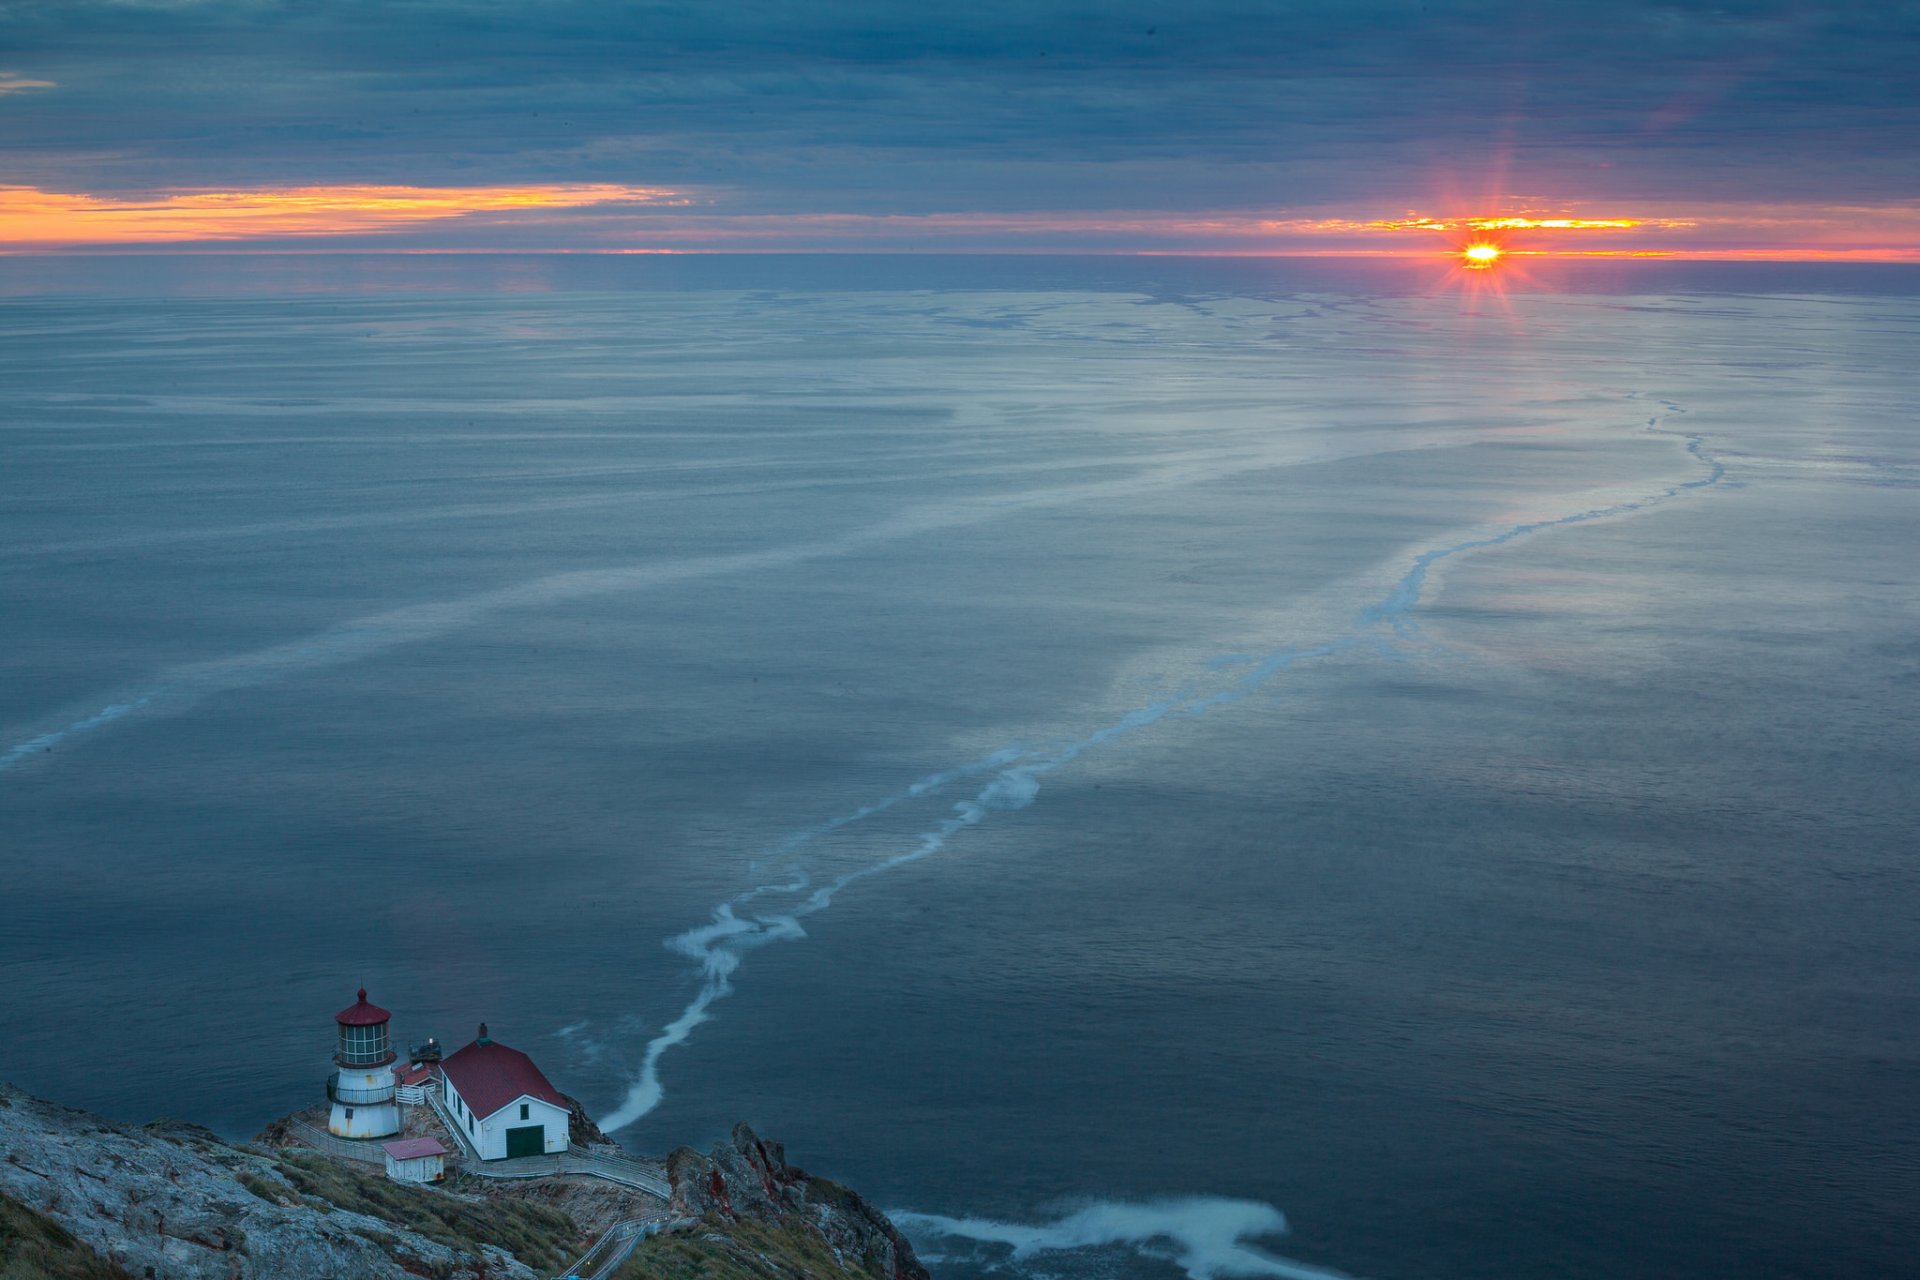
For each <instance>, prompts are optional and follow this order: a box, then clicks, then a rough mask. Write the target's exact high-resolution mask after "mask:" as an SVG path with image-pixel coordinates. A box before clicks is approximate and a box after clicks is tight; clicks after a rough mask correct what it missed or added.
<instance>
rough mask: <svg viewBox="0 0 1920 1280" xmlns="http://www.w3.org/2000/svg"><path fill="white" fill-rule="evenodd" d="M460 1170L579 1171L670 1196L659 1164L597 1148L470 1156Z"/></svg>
mask: <svg viewBox="0 0 1920 1280" xmlns="http://www.w3.org/2000/svg"><path fill="white" fill-rule="evenodd" d="M460 1172H462V1173H471V1174H474V1175H475V1176H477V1177H481V1178H550V1177H552V1176H553V1175H555V1174H557V1173H578V1174H584V1175H585V1176H587V1177H589V1178H600V1179H603V1180H605V1181H607V1182H617V1183H619V1184H620V1185H621V1186H624V1187H632V1188H633V1189H634V1190H636V1191H644V1192H646V1193H647V1194H648V1195H652V1196H659V1197H660V1198H661V1199H662V1200H667V1199H671V1198H672V1196H673V1186H672V1184H670V1183H669V1182H668V1181H667V1178H666V1174H665V1172H664V1171H663V1170H662V1169H661V1168H660V1166H659V1165H655V1164H648V1163H646V1162H645V1161H641V1160H635V1159H633V1158H632V1157H631V1156H615V1155H602V1154H600V1153H599V1152H597V1151H555V1152H553V1153H551V1154H549V1155H544V1156H518V1157H516V1158H514V1159H512V1160H473V1161H468V1162H466V1163H464V1164H462V1165H461V1166H460Z"/></svg>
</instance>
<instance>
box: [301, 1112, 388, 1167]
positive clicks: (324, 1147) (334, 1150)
mask: <svg viewBox="0 0 1920 1280" xmlns="http://www.w3.org/2000/svg"><path fill="white" fill-rule="evenodd" d="M287 1128H288V1129H290V1130H292V1132H293V1134H294V1136H295V1137H297V1138H299V1140H300V1145H301V1146H303V1147H312V1148H313V1149H314V1150H316V1151H324V1152H326V1153H327V1154H328V1155H333V1156H339V1157H340V1158H341V1159H343V1160H358V1161H360V1162H361V1163H362V1164H377V1165H380V1166H381V1167H382V1168H384V1167H385V1166H386V1163H387V1153H386V1152H384V1151H382V1150H381V1149H380V1144H379V1143H378V1142H375V1141H372V1140H371V1139H369V1140H367V1141H364V1142H355V1141H353V1140H352V1139H350V1138H336V1137H335V1136H334V1135H332V1134H330V1133H328V1132H327V1131H326V1130H325V1129H316V1128H315V1127H314V1126H312V1125H310V1124H308V1123H307V1122H306V1121H304V1120H289V1121H287Z"/></svg>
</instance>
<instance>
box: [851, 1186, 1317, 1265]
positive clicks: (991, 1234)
mask: <svg viewBox="0 0 1920 1280" xmlns="http://www.w3.org/2000/svg"><path fill="white" fill-rule="evenodd" d="M887 1216H888V1217H890V1218H892V1219H893V1221H894V1222H895V1224H897V1225H898V1226H899V1227H900V1228H901V1229H902V1230H903V1231H905V1232H906V1233H907V1234H908V1235H909V1236H911V1237H913V1238H914V1242H915V1244H916V1245H917V1244H919V1243H920V1242H921V1241H922V1240H927V1239H935V1238H937V1239H943V1240H969V1241H973V1242H974V1243H976V1244H984V1245H990V1246H999V1247H1004V1248H1006V1249H1008V1250H1009V1251H1010V1252H1009V1260H1010V1261H1012V1262H1014V1263H1016V1264H1018V1263H1022V1262H1027V1261H1029V1260H1031V1259H1032V1258H1033V1257H1034V1256H1035V1255H1037V1254H1042V1253H1055V1252H1063V1251H1066V1250H1070V1249H1089V1248H1100V1247H1103V1246H1114V1245H1119V1246H1124V1247H1126V1248H1130V1249H1132V1250H1134V1251H1135V1252H1136V1253H1140V1254H1143V1255H1145V1256H1147V1257H1153V1258H1165V1259H1167V1260H1168V1261H1170V1262H1173V1263H1174V1264H1176V1265H1177V1266H1178V1267H1179V1268H1180V1269H1181V1270H1182V1271H1184V1272H1186V1273H1187V1275H1188V1277H1190V1280H1216V1278H1217V1277H1225V1276H1255V1277H1259V1276H1272V1277H1278V1278H1279V1280H1346V1277H1345V1276H1344V1275H1343V1274H1342V1273H1341V1272H1338V1271H1331V1270H1328V1269H1327V1268H1325V1267H1315V1266H1309V1265H1308V1264H1306V1263H1304V1262H1296V1261H1294V1260H1293V1259H1291V1258H1282V1257H1280V1256H1278V1255H1276V1254H1272V1253H1268V1252H1267V1251H1265V1250H1263V1249H1260V1248H1257V1247H1255V1246H1254V1245H1252V1244H1249V1243H1248V1241H1249V1240H1258V1239H1261V1238H1263V1237H1272V1236H1283V1235H1286V1234H1287V1220H1286V1217H1285V1216H1284V1215H1283V1214H1282V1213H1281V1212H1280V1211H1279V1210H1278V1209H1276V1208H1274V1207H1273V1206H1272V1205H1270V1204H1262V1203H1260V1202H1259V1201H1256V1200H1228V1199H1222V1198H1218V1197H1213V1196H1192V1197H1186V1198H1182V1199H1169V1200H1148V1201H1137V1202H1128V1201H1112V1200H1108V1201H1100V1202H1098V1203H1095V1204H1090V1205H1088V1206H1086V1207H1085V1208H1082V1209H1078V1210H1076V1211H1074V1212H1073V1213H1069V1214H1067V1215H1066V1216H1065V1217H1063V1218H1059V1219H1056V1220H1055V1221H1053V1222H1047V1223H1041V1224H1039V1225H1037V1226H1035V1225H1028V1224H1025V1223H1014V1222H995V1221H992V1220H990V1219H986V1218H949V1217H944V1216H942V1215H940V1214H932V1213H914V1212H911V1211H909V1210H903V1209H889V1210H888V1211H887Z"/></svg>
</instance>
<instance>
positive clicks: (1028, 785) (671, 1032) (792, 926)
mask: <svg viewBox="0 0 1920 1280" xmlns="http://www.w3.org/2000/svg"><path fill="white" fill-rule="evenodd" d="M1666 408H1667V410H1668V412H1669V413H1680V412H1684V411H1683V410H1681V409H1680V408H1679V407H1678V406H1677V405H1672V404H1668V405H1666ZM1660 421H1661V419H1660V418H1658V417H1656V418H1651V419H1649V420H1648V422H1647V429H1648V430H1650V431H1654V432H1658V433H1660V434H1665V435H1677V434H1678V433H1675V432H1662V431H1660V425H1659V424H1660ZM1680 438H1681V439H1684V440H1685V441H1686V448H1687V452H1688V454H1689V455H1690V456H1692V457H1693V458H1694V459H1695V460H1696V461H1698V462H1700V463H1702V464H1703V465H1705V466H1707V467H1708V468H1709V470H1708V474H1707V475H1705V476H1703V477H1701V478H1699V479H1696V480H1691V481H1686V482H1682V483H1676V484H1674V485H1670V486H1668V487H1667V488H1666V489H1663V490H1660V491H1659V492H1657V493H1655V494H1652V495H1650V496H1647V497H1644V498H1639V499H1635V500H1633V501H1628V502H1620V503H1615V504H1612V505H1610V506H1605V507H1594V508H1589V509H1587V510H1585V511H1579V512H1575V513H1573V514H1571V515H1566V516H1561V517H1558V518H1555V519H1542V520H1534V521H1528V522H1526V523H1524V524H1517V525H1513V526H1510V527H1509V528H1507V529H1504V530H1501V531H1499V532H1497V533H1492V534H1486V535H1482V536H1478V537H1473V538H1468V539H1465V540H1463V541H1460V542H1456V543H1453V544H1451V545H1448V546H1443V547H1436V548H1433V549H1430V550H1427V551H1423V552H1421V553H1419V554H1418V555H1416V556H1415V557H1414V558H1413V563H1412V564H1411V565H1410V566H1409V568H1408V569H1407V571H1406V572H1405V573H1404V574H1403V575H1402V576H1401V577H1400V578H1399V580H1398V581H1396V582H1395V583H1394V584H1393V585H1392V587H1391V588H1389V589H1388V591H1387V594H1386V595H1385V596H1384V597H1383V598H1382V599H1381V600H1379V601H1378V602H1376V603H1375V604H1373V605H1370V606H1369V607H1367V608H1366V609H1363V610H1362V611H1361V612H1360V614H1359V615H1358V617H1357V618H1356V620H1355V623H1354V630H1353V631H1351V632H1350V633H1348V634H1347V635H1344V636H1339V637H1336V638H1335V639H1332V640H1329V641H1325V642H1323V643H1321V644H1317V645H1309V646H1305V647H1302V648H1295V649H1281V650H1276V651H1274V652H1271V653H1267V654H1263V655H1258V656H1254V657H1251V658H1248V657H1246V656H1245V655H1240V656H1239V657H1238V658H1236V661H1244V663H1245V670H1244V671H1243V672H1242V673H1241V674H1240V675H1239V677H1238V678H1236V679H1233V680H1231V681H1230V682H1228V683H1227V684H1226V685H1225V686H1224V687H1221V688H1218V689H1215V690H1212V691H1210V692H1207V693H1203V694H1195V693H1193V692H1191V691H1188V690H1183V691H1181V692H1179V693H1176V694H1173V695H1170V696H1169V697H1166V698H1162V699H1161V700H1159V701H1157V702H1152V703H1149V704H1147V705H1146V706H1142V707H1136V708H1134V709H1133V710H1131V711H1128V712H1127V713H1126V714H1125V715H1122V716H1121V717H1120V718H1119V719H1117V720H1115V721H1113V722H1112V723H1111V724H1108V725H1105V726H1102V727H1101V728H1099V729H1096V730H1094V731H1093V732H1092V733H1089V734H1087V735H1086V736H1085V737H1082V738H1079V739H1077V740H1074V741H1071V742H1067V743H1064V744H1062V745H1059V746H1055V747H1053V748H1051V749H1049V750H1044V751H1043V750H1023V749H1021V748H1020V747H1018V746H1009V747H1004V748H1002V749H1000V750H998V751H995V752H993V753H991V754H989V755H986V756H983V757H981V758H980V759H978V760H975V761H973V762H972V763H970V764H966V765H961V766H959V767H957V768H954V769H949V770H945V771H943V772H940V773H934V774H929V775H927V776H926V777H925V778H922V779H921V780H920V781H918V782H916V783H914V784H912V785H911V786H909V787H907V788H905V789H904V790H902V791H899V792H896V793H895V794H893V795H890V796H887V797H886V798H884V799H882V800H877V801H874V802H873V803H871V804H868V805H864V806H862V807H861V808H859V809H856V810H853V811H852V812H850V813H848V814H845V815H843V816H841V817H837V818H833V819H830V820H829V821H827V822H823V823H820V824H819V825H817V826H813V827H809V828H806V829H805V830H803V831H800V832H797V833H795V834H794V835H792V836H789V837H787V838H786V839H785V840H783V841H781V842H780V843H779V844H778V845H776V846H774V849H773V850H772V852H773V853H776V854H787V853H792V852H794V851H796V850H797V849H799V848H800V847H801V846H803V845H805V844H808V843H810V842H812V841H814V840H817V839H819V838H820V837H822V836H824V835H827V834H830V833H832V832H834V831H838V830H840V829H842V828H844V827H847V826H850V825H852V824H854V823H856V822H860V821H863V820H865V819H866V818H869V817H871V816H873V815H875V814H878V813H881V812H884V811H885V810H887V809H891V808H893V807H894V806H896V805H899V804H902V803H904V802H906V801H908V800H914V799H919V798H920V797H922V796H926V795H930V794H932V793H934V792H937V791H939V790H941V789H942V788H944V787H946V786H947V785H949V784H951V783H953V782H956V781H959V780H961V779H964V778H969V777H976V776H978V775H980V774H981V773H986V772H989V771H990V772H991V776H990V777H989V778H988V780H987V782H986V783H985V785H983V786H982V787H981V788H980V790H979V791H978V792H977V793H976V794H975V795H974V796H973V798H972V799H970V800H962V801H960V802H959V803H958V804H956V805H954V806H953V812H952V814H951V816H949V817H946V818H943V819H941V820H940V821H939V822H937V823H935V824H934V825H933V826H931V827H929V828H928V829H926V830H924V831H922V832H921V833H920V834H919V835H918V836H916V837H914V838H913V842H912V843H911V844H910V845H909V846H908V847H907V848H906V849H904V850H902V851H901V852H899V853H897V854H894V855H893V856H892V857H889V858H883V859H881V860H880V861H878V862H874V863H870V864H868V865H867V866H864V867H860V868H858V869H856V870H853V871H849V872H846V873H845V874H843V875H841V876H840V877H839V878H838V879H835V880H832V881H830V882H828V883H827V884H824V885H822V886H820V887H819V888H817V889H814V890H813V891H812V892H811V893H810V894H808V895H807V896H806V897H805V898H804V899H802V900H801V901H800V902H799V903H798V904H797V905H796V906H795V907H794V908H793V909H792V910H791V911H789V912H787V913H786V914H784V915H777V914H776V915H767V916H756V917H754V918H752V919H743V918H741V917H739V916H738V915H736V914H735V908H736V907H738V906H743V905H744V904H746V903H747V902H750V901H753V900H756V899H759V898H763V897H768V896H773V895H778V894H788V895H797V894H799V893H801V892H803V891H805V889H806V888H807V886H808V884H809V883H810V881H809V879H808V877H807V876H806V874H805V872H804V871H798V872H796V873H795V876H794V879H793V880H791V881H790V882H788V883H786V884H781V885H773V884H768V885H760V886H757V887H755V888H752V889H748V890H747V891H745V892H744V893H741V894H738V895H736V896H735V897H733V898H731V899H729V900H728V901H727V902H725V903H722V904H721V905H720V906H718V907H716V908H715V909H714V916H713V921H712V923H710V924H707V925H704V926H701V927H700V928H697V929H692V930H689V931H688V932H686V933H683V934H679V935H677V936H676V937H674V938H672V939H669V940H668V944H667V945H668V946H669V947H671V948H672V949H673V950H676V951H679V952H681V953H682V954H684V955H687V956H688V957H690V958H692V959H694V960H697V961H698V962H699V965H700V970H699V972H700V987H699V989H698V991H697V993H696V994H695V996H694V998H693V1000H692V1002H691V1003H689V1004H688V1005H687V1007H686V1008H685V1009H684V1010H683V1011H682V1012H681V1014H680V1016H679V1017H678V1018H676V1019H675V1020H674V1021H673V1022H671V1023H669V1024H668V1025H667V1027H666V1028H665V1029H664V1030H663V1031H661V1033H660V1034H659V1035H657V1036H655V1037H654V1038H653V1039H652V1040H651V1041H649V1042H648V1044H647V1048H646V1056H645V1059H644V1061H643V1063H642V1066H641V1070H640V1073H639V1076H638V1077H637V1078H636V1079H635V1081H634V1082H633V1084H632V1085H631V1086H630V1087H629V1089H628V1092H627V1096H626V1097H625V1098H624V1099H623V1100H622V1101H621V1104H620V1105H619V1107H617V1108H616V1109H615V1110H614V1111H613V1112H612V1113H611V1114H609V1115H608V1116H606V1117H605V1118H603V1119H602V1120H601V1121H600V1126H601V1128H603V1129H606V1130H608V1131H613V1130H617V1129H622V1128H625V1127H626V1126H628V1125H630V1124H632V1123H634V1122H635V1121H636V1120H639V1119H640V1118H641V1117H642V1116H644V1115H646V1114H647V1113H648V1112H649V1111H651V1110H653V1108H654V1107H656V1106H658V1105H659V1103H660V1101H661V1099H662V1098H663V1097H664V1096H665V1093H664V1090H663V1089H662V1087H661V1084H660V1074H659V1063H660V1059H661V1057H662V1055H664V1054H665V1053H666V1052H667V1050H669V1049H671V1048H673V1047H675V1046H676V1045H679V1044H683V1043H685V1042H686V1040H687V1038H688V1036H689V1035H691V1034H692V1032H693V1030H694V1028H695V1027H698V1026H699V1025H700V1024H701V1023H703V1022H705V1021H706V1020H707V1018H708V1012H707V1011H708V1010H709V1009H710V1008H711V1007H712V1006H713V1004H714V1003H715V1002H716V1001H719V1000H722V999H724V998H725V997H726V996H728V995H729V994H731V993H732V991H733V987H732V984H731V981H730V979H731V977H732V975H733V973H734V971H735V970H736V969H738V967H739V965H740V963H741V960H742V958H743V956H744V954H745V952H746V951H748V950H751V949H753V948H756V947H761V946H765V945H766V944H768V943H770V942H788V941H797V940H798V939H801V938H804V937H806V932H805V930H804V929H802V928H801V926H800V921H801V920H802V919H804V918H805V917H807V916H811V915H814V914H816V913H818V912H821V911H825V910H826V909H827V908H828V907H830V906H832V905H833V900H834V898H835V897H836V896H837V895H838V894H839V893H840V891H841V890H843V889H845V888H847V887H849V886H850V885H853V884H857V883H859V882H860V881H862V880H868V879H871V878H873V877H875V876H879V875H884V874H885V873H887V872H889V871H893V870H895V869H897V868H899V867H903V866H907V865H909V864H910V863H914V862H919V861H921V860H922V859H925V858H929V857H931V856H933V855H934V854H936V853H939V852H940V851H941V850H942V849H944V848H945V847H946V846H947V843H948V841H949V840H951V839H952V838H953V837H954V836H955V835H957V834H958V833H959V832H961V831H963V830H965V829H966V828H968V827H972V826H978V825H979V824H980V823H982V822H984V821H986V819H987V817H988V816H989V815H990V814H991V813H993V812H994V811H996V810H1001V811H1004V810H1014V809H1024V808H1025V807H1027V806H1028V805H1030V804H1032V803H1033V802H1034V800H1035V799H1036V798H1037V797H1038V795H1039V793H1040V781H1039V780H1040V778H1041V777H1042V776H1043V775H1045V774H1047V773H1051V772H1052V771H1053V770H1055V769H1059V768H1061V767H1062V766H1064V765H1067V764H1069V763H1071V762H1072V761H1074V760H1076V759H1078V758H1079V757H1080V756H1082V755H1085V754H1086V753H1087V752H1088V751H1091V750H1094V749H1095V748H1097V747H1101V746H1104V745H1106V744H1107V743H1109V742H1112V741H1114V740H1115V739H1118V738H1122V737H1125V736H1126V735H1128V734H1132V733H1137V732H1139V731H1140V730H1142V729H1145V728H1147V727H1149V726H1151V725H1154V724H1157V723H1159V722H1160V721H1161V720H1164V719H1165V718H1167V717H1168V716H1170V715H1182V716H1202V715H1205V714H1206V713H1207V712H1209V711H1212V710H1215V709H1217V708H1219V707H1223V706H1228V705H1231V704H1233V703H1236V702H1239V701H1241V700H1242V699H1244V698H1246V697H1248V696H1250V695H1251V694H1253V693H1254V692H1255V691H1257V690H1259V689H1261V688H1262V687H1263V686H1265V685H1267V684H1269V683H1270V682H1271V681H1272V680H1273V679H1274V678H1275V677H1276V676H1279V675H1280V674H1282V673H1283V672H1286V671H1288V670H1290V669H1291V668H1293V667H1295V666H1297V665H1299V664H1300V663H1303V662H1308V661H1311V660H1313V659H1316V658H1325V657H1331V656H1333V655H1335V654H1339V653H1344V652H1346V651H1348V650H1352V649H1356V648H1360V647H1362V646H1373V647H1376V648H1379V649H1381V650H1382V651H1391V646H1392V644H1393V642H1394V640H1395V639H1402V640H1404V639H1411V638H1413V637H1415V636H1417V634H1418V629H1417V628H1416V627H1415V626H1414V623H1413V619H1412V614H1413V611H1414V609H1415V608H1416V607H1417V606H1418V604H1419V603H1420V599H1421V596H1422V595H1423V594H1424V593H1425V590H1426V585H1427V580H1428V577H1429V573H1430V571H1431V570H1432V568H1433V566H1434V565H1435V564H1438V563H1439V562H1441V561H1443V560H1446V559H1448V558H1450V557H1452V556H1457V555H1462V554H1464V553H1467V552H1470V551H1476V550H1481V549H1484V548H1489V547H1497V546H1501V545H1503V544H1505V543H1508V542H1511V541H1513V540H1514V539H1516V538H1520V537H1524V536H1525V535H1527V534H1532V533H1538V532H1541V531H1543V530H1546V529H1552V528H1558V527H1562V526H1566V525H1573V524H1581V523H1584V522H1587V521H1591V520H1598V519H1602V518H1604V517H1608V516H1616V515H1625V514H1629V513H1632V512H1635V511H1641V510H1644V509H1646V508H1648V507H1651V506H1654V505H1657V504H1659V503H1662V502H1666V501H1668V500H1670V499H1672V498H1675V497H1678V496H1679V495H1681V494H1682V493H1685V492H1687V491H1689V490H1693V489H1699V488H1704V487H1706V486H1709V485H1713V484H1717V483H1719V482H1720V480H1721V479H1722V478H1723V477H1724V475H1725V474H1726V469H1725V468H1724V467H1723V466H1722V465H1721V464H1720V463H1719V462H1717V461H1714V460H1712V459H1710V458H1708V457H1706V456H1705V455H1704V454H1702V452H1701V445H1702V441H1701V440H1700V438H1699V437H1698V436H1681V437H1680ZM1212 665H1213V666H1214V667H1215V668H1216V669H1218V667H1219V665H1220V664H1219V663H1217V662H1216V663H1215V664H1212Z"/></svg>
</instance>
